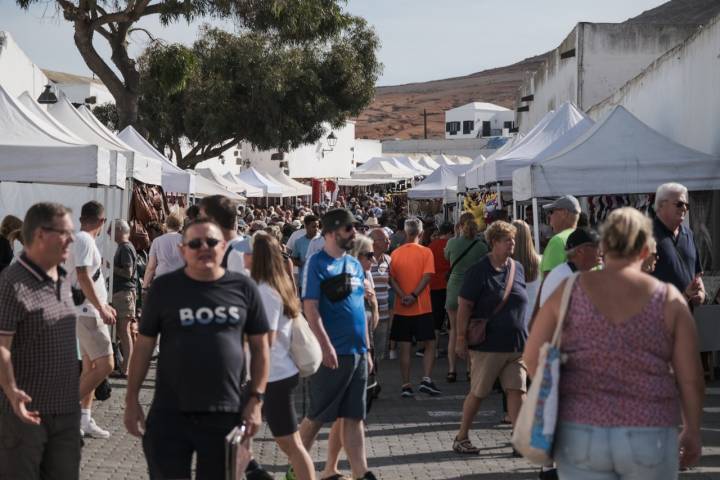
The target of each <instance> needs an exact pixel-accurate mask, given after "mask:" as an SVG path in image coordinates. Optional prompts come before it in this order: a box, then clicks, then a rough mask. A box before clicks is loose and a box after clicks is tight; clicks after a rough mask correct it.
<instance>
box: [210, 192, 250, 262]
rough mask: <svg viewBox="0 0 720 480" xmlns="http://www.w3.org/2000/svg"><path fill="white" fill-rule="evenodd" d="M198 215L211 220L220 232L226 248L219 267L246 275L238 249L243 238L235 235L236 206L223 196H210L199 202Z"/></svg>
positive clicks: (242, 255) (240, 252)
mask: <svg viewBox="0 0 720 480" xmlns="http://www.w3.org/2000/svg"><path fill="white" fill-rule="evenodd" d="M200 215H202V216H204V217H207V218H209V219H210V220H212V221H213V222H214V223H216V224H217V225H218V226H219V227H220V230H222V234H223V238H224V239H225V242H226V243H227V247H226V250H225V255H224V256H223V259H222V262H221V263H222V265H221V266H222V267H223V268H227V269H228V270H230V271H231V272H240V273H244V274H246V275H247V266H246V265H245V255H244V253H243V252H242V251H241V249H240V248H238V247H239V246H240V244H241V243H242V242H243V240H244V238H243V237H241V236H240V235H238V233H237V204H236V203H235V202H234V201H233V200H231V199H230V198H228V197H226V196H224V195H211V196H209V197H205V198H203V199H202V201H201V202H200ZM248 266H249V265H248Z"/></svg>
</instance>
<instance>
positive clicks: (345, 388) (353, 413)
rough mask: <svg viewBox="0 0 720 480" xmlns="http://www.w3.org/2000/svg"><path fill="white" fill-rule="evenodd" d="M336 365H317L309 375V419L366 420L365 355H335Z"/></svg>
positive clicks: (330, 420) (366, 374)
mask: <svg viewBox="0 0 720 480" xmlns="http://www.w3.org/2000/svg"><path fill="white" fill-rule="evenodd" d="M337 359H338V368H335V369H331V368H327V367H326V366H325V365H320V368H319V369H318V371H317V372H316V373H315V374H314V375H313V376H312V377H310V411H309V412H308V418H309V419H310V420H313V421H316V422H321V423H331V422H334V421H335V420H337V419H338V418H352V419H356V420H365V404H366V401H367V395H366V390H365V389H366V387H367V378H368V371H367V357H366V354H362V355H359V354H354V355H338V356H337Z"/></svg>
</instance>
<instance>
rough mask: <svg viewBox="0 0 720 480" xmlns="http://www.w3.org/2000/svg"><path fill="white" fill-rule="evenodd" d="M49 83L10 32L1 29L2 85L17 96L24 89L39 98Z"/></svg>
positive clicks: (0, 82) (0, 58) (0, 76)
mask: <svg viewBox="0 0 720 480" xmlns="http://www.w3.org/2000/svg"><path fill="white" fill-rule="evenodd" d="M48 83H49V80H48V78H47V77H46V76H45V74H44V73H43V72H42V70H41V69H40V68H38V66H37V65H35V64H34V63H33V62H32V61H31V60H30V59H29V58H28V56H27V55H25V52H23V51H22V49H21V48H20V46H19V45H18V44H17V43H15V40H13V38H12V36H11V35H10V34H9V33H8V32H2V31H0V85H2V86H3V88H5V90H7V91H8V92H9V93H10V95H12V96H13V97H17V96H19V95H20V94H22V93H23V92H24V91H26V90H27V91H28V92H29V93H30V96H32V97H33V98H37V97H39V96H40V94H41V93H42V92H43V90H44V89H45V85H47V84H48Z"/></svg>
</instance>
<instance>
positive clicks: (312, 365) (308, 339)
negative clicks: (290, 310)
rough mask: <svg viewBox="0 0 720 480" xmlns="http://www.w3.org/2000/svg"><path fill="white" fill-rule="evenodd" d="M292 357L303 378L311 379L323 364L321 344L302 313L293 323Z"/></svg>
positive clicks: (291, 338)
mask: <svg viewBox="0 0 720 480" xmlns="http://www.w3.org/2000/svg"><path fill="white" fill-rule="evenodd" d="M290 357H291V358H292V359H293V362H295V366H296V367H297V368H298V370H299V371H300V376H301V377H309V376H310V375H312V374H314V373H315V372H317V370H318V368H320V364H321V363H322V349H321V348H320V342H318V339H317V338H316V337H315V334H314V333H313V331H312V330H311V329H310V324H309V323H308V321H307V320H305V317H304V316H303V315H302V313H301V314H299V315H298V316H297V317H296V318H295V319H293V322H292V334H291V337H290Z"/></svg>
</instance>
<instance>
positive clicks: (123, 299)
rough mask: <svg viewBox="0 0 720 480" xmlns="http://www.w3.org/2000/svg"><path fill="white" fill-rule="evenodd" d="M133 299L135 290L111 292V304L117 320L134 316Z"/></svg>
mask: <svg viewBox="0 0 720 480" xmlns="http://www.w3.org/2000/svg"><path fill="white" fill-rule="evenodd" d="M135 299H136V296H135V290H126V291H123V292H115V293H113V297H112V306H113V308H115V311H116V312H117V319H118V321H120V320H124V319H126V318H135Z"/></svg>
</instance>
